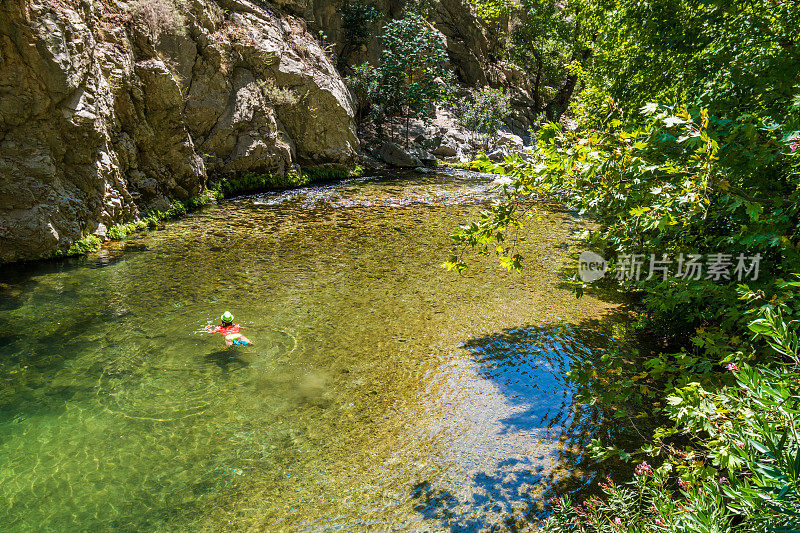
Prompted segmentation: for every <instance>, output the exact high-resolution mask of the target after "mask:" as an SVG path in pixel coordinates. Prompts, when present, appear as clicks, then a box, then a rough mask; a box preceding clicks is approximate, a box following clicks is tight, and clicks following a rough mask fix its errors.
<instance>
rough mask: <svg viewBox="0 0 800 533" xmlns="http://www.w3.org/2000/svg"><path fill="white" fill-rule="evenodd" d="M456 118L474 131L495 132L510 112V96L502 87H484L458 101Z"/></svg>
mask: <svg viewBox="0 0 800 533" xmlns="http://www.w3.org/2000/svg"><path fill="white" fill-rule="evenodd" d="M458 108H459V113H458V120H459V122H461V124H462V125H463V126H464V127H465V128H466V129H468V130H469V131H471V132H474V133H490V134H491V133H495V132H496V131H497V130H498V129H499V128H500V126H502V125H503V120H504V119H505V118H506V117H508V116H509V115H510V114H511V96H510V95H509V93H508V91H506V90H503V89H492V88H491V87H485V88H483V89H481V90H479V91H476V92H475V93H474V94H472V95H471V96H470V97H466V98H463V99H462V100H461V101H460V102H459V103H458Z"/></svg>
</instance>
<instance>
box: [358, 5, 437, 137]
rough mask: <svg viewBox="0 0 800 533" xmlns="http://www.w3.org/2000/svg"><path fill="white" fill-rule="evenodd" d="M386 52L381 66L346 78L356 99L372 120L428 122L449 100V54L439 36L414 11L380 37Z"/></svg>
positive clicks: (368, 67)
mask: <svg viewBox="0 0 800 533" xmlns="http://www.w3.org/2000/svg"><path fill="white" fill-rule="evenodd" d="M378 39H379V41H380V43H381V46H382V52H381V56H380V61H379V62H378V65H377V66H373V65H371V64H369V63H363V64H362V65H359V66H357V67H355V68H354V70H353V73H352V75H350V76H349V77H348V78H347V81H348V84H349V85H350V87H351V88H352V89H353V90H354V92H355V93H356V96H357V97H358V98H359V99H360V100H361V101H362V103H363V104H365V105H366V106H367V107H368V108H369V109H370V112H369V120H370V122H372V123H375V124H377V125H379V126H383V125H384V124H388V125H389V127H390V134H391V136H392V138H394V121H395V120H397V119H399V121H400V122H401V123H405V126H406V127H405V132H406V144H408V130H409V121H410V120H411V119H412V118H426V117H430V116H431V115H432V114H433V112H434V108H433V106H434V104H436V103H438V102H442V101H444V100H446V99H448V98H449V97H450V93H451V90H452V81H451V80H452V74H451V73H450V72H449V71H448V70H447V69H445V64H446V62H447V52H446V51H445V49H444V45H443V44H442V42H441V39H440V37H439V34H438V33H437V32H436V31H435V30H434V29H433V28H432V27H431V25H430V24H428V23H427V22H426V21H425V19H424V18H423V17H422V15H420V14H418V13H416V12H413V11H410V12H408V13H407V14H406V15H405V16H404V17H403V18H402V19H399V20H394V21H391V22H389V23H387V24H386V26H385V27H384V29H383V32H382V33H381V35H380V36H379V37H378Z"/></svg>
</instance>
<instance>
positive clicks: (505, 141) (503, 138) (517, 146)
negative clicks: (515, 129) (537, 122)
mask: <svg viewBox="0 0 800 533" xmlns="http://www.w3.org/2000/svg"><path fill="white" fill-rule="evenodd" d="M494 145H495V146H507V147H508V148H509V150H511V151H512V152H518V151H520V150H522V149H523V148H524V147H525V143H524V142H523V140H522V137H520V136H519V135H514V134H513V133H510V132H508V131H498V132H497V135H496V136H495V138H494Z"/></svg>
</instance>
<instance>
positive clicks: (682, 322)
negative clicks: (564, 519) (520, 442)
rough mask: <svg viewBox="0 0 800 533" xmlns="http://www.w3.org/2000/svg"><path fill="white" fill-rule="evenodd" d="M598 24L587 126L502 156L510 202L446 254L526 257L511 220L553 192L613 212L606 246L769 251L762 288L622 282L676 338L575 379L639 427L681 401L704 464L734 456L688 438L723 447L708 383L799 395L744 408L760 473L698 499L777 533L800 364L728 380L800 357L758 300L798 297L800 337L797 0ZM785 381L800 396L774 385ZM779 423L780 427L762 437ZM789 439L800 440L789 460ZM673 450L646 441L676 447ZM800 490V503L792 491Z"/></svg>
mask: <svg viewBox="0 0 800 533" xmlns="http://www.w3.org/2000/svg"><path fill="white" fill-rule="evenodd" d="M573 22H574V21H573ZM580 28H581V29H580V31H581V33H582V36H581V37H580V40H579V41H578V43H579V46H578V48H576V49H580V48H581V46H584V45H585V46H586V47H587V49H588V50H589V54H588V55H587V58H586V60H585V61H581V62H580V64H579V65H576V66H575V68H574V69H573V70H572V71H573V72H574V75H576V76H578V77H579V78H580V82H581V83H582V84H583V85H584V87H583V90H582V91H581V92H580V94H579V95H578V97H577V99H576V100H575V101H574V102H573V104H574V109H575V113H576V117H577V119H578V128H577V130H575V131H566V130H565V129H564V128H562V127H561V126H560V125H558V124H550V125H548V126H546V127H545V128H543V129H542V131H541V133H540V135H539V138H538V148H539V157H538V158H537V159H536V160H535V161H523V160H522V159H519V158H515V159H511V160H508V161H506V162H505V163H504V164H502V165H500V166H499V168H497V169H496V170H497V171H499V172H503V173H506V174H509V175H511V176H512V177H513V183H512V184H511V185H509V186H508V187H507V197H506V200H505V201H504V202H501V203H500V204H499V205H497V206H494V207H493V208H492V209H491V210H489V211H487V212H486V213H484V214H483V215H482V216H481V218H480V220H478V221H476V222H474V223H472V224H471V225H469V226H466V227H464V228H461V229H459V230H458V231H456V232H455V233H454V235H453V238H454V242H455V244H456V245H457V246H459V247H461V248H456V253H455V254H454V255H453V257H451V258H450V260H449V261H448V262H447V263H446V266H447V267H449V268H452V269H456V270H461V269H463V268H464V267H465V266H466V263H465V261H464V259H463V257H464V256H463V255H462V252H463V246H467V247H468V246H477V247H479V248H480V249H485V250H494V249H495V248H497V249H498V251H499V254H500V261H501V264H503V265H504V266H506V267H507V268H510V269H519V268H521V265H522V259H521V256H520V252H519V251H518V250H509V249H508V248H507V247H506V246H505V244H504V242H506V239H505V233H506V232H508V231H509V230H511V229H512V228H513V227H514V226H515V225H517V224H521V223H522V221H523V218H522V215H523V214H524V213H525V212H526V210H527V209H529V206H530V199H531V197H532V196H535V195H546V196H556V197H558V198H559V199H561V200H562V201H564V202H566V203H568V204H571V205H573V206H574V207H576V208H577V209H579V210H580V211H581V212H583V213H584V214H587V215H591V216H592V217H593V218H594V219H595V220H597V221H598V223H599V225H598V228H597V230H595V231H592V232H589V234H588V235H587V240H586V244H587V246H588V247H590V248H592V249H594V250H596V251H598V252H600V253H601V254H602V255H604V256H605V257H610V258H613V257H615V256H619V255H620V254H625V253H628V254H631V253H636V254H644V255H645V257H647V256H649V254H653V255H654V256H655V257H661V254H668V255H670V256H672V257H676V256H677V255H678V254H680V253H697V254H710V253H724V254H728V255H730V256H732V258H734V261H735V258H736V257H737V256H738V255H740V254H741V255H744V256H746V257H754V256H756V255H758V256H760V257H761V258H762V260H761V267H760V272H759V274H760V275H759V277H758V279H757V280H754V281H752V282H751V284H752V290H751V291H749V292H748V293H747V294H744V295H743V294H741V293H740V292H737V286H736V285H737V283H736V282H737V280H736V279H735V278H734V279H730V280H726V279H722V280H714V279H711V278H707V276H706V275H705V274H704V275H703V276H702V277H701V278H700V279H688V278H683V279H680V278H675V277H671V278H668V279H665V280H662V279H661V278H660V277H659V278H657V279H653V280H649V281H645V280H641V281H636V280H626V281H621V282H619V283H617V282H609V283H608V286H609V288H616V289H618V290H621V291H626V292H629V293H632V294H635V295H637V296H638V297H639V302H640V304H641V305H640V307H639V310H640V312H641V315H640V319H639V325H640V331H641V332H642V333H645V334H647V336H648V337H649V338H651V339H657V340H658V341H659V346H660V350H655V351H654V352H653V353H652V354H647V355H643V356H641V357H638V358H637V357H632V358H631V359H634V361H628V362H625V361H626V360H625V359H624V358H617V357H611V356H609V357H606V358H604V359H603V360H602V361H599V362H592V361H585V362H578V363H577V364H576V367H575V368H574V369H573V372H571V374H570V377H571V378H572V379H573V380H575V381H576V382H577V383H579V384H580V385H581V387H582V388H583V391H584V392H583V393H582V398H583V399H584V400H585V401H592V402H599V403H609V404H612V405H614V407H615V413H616V416H620V417H628V420H630V421H631V423H633V421H634V420H635V417H636V416H639V414H640V413H641V412H644V411H648V410H649V411H652V410H654V409H655V410H656V412H658V410H659V409H663V410H662V411H661V414H662V415H670V416H672V415H675V416H673V419H674V420H673V422H672V427H670V424H669V423H666V422H665V425H664V427H662V428H660V429H659V430H657V435H656V439H655V442H656V443H658V442H659V439H661V440H662V441H663V444H664V446H668V447H671V448H672V449H673V450H674V451H675V453H677V454H683V455H682V456H683V457H686V456H687V455H688V454H690V453H691V454H692V455H691V456H692V457H694V458H695V461H696V463H695V465H694V470H696V471H697V472H700V473H707V472H711V469H712V468H718V467H719V466H720V463H724V461H726V460H729V459H730V457H728V458H726V457H722V456H720V454H719V453H712V452H708V453H695V452H693V451H692V448H691V446H697V445H698V444H697V443H694V444H688V445H687V444H686V440H685V437H686V436H685V435H680V434H679V433H675V432H674V429H675V428H676V427H679V426H681V425H682V424H684V423H686V422H687V421H689V422H691V423H696V424H701V421H702V420H705V422H702V424H705V425H702V424H701V425H700V426H699V427H693V428H691V430H692V431H695V432H697V431H700V434H699V439H700V441H701V444H702V445H703V446H705V447H706V448H707V449H708V450H714V449H715V447H716V446H717V444H718V443H717V442H716V441H715V440H714V439H718V438H721V437H720V436H719V435H718V433H717V432H716V431H714V432H712V430H711V428H709V427H708V424H709V423H710V421H709V420H708V419H709V417H711V416H714V417H716V418H719V415H720V414H721V411H720V410H719V409H718V408H717V406H711V407H709V406H708V405H706V404H704V403H703V402H704V401H706V400H707V397H706V400H704V399H703V395H704V394H706V393H708V395H712V394H730V395H733V396H737V395H739V396H738V398H739V400H736V401H734V400H733V399H728V400H725V401H726V402H728V404H729V405H733V406H738V405H742V404H741V401H743V399H745V398H746V397H748V396H752V397H753V398H755V400H754V401H753V403H752V404H748V405H742V407H741V408H742V409H755V408H758V409H762V410H764V409H766V410H773V409H777V408H778V407H777V403H775V402H778V403H780V402H787V403H785V404H784V405H783V407H782V408H783V409H785V412H783V413H782V414H781V415H780V416H781V417H782V418H781V419H780V420H778V421H775V422H774V423H773V419H771V418H770V415H768V414H766V413H764V412H763V411H759V413H760V414H758V416H756V415H753V416H752V417H750V418H747V419H746V420H739V419H736V420H737V421H738V422H739V423H740V424H739V425H738V426H734V427H733V428H732V429H729V430H728V431H729V432H730V433H731V434H735V433H736V432H741V431H744V433H742V435H741V436H743V437H747V438H750V439H751V440H752V441H753V442H754V443H755V444H752V446H753V448H752V449H750V448H747V454H745V453H744V452H742V453H741V454H740V453H739V452H736V453H735V454H729V455H730V456H737V457H738V459H739V460H740V461H744V462H745V464H749V465H750V466H747V469H748V470H749V471H750V473H749V474H748V472H746V471H745V472H741V471H737V472H735V473H734V472H729V473H730V474H735V475H736V476H738V477H737V481H734V480H733V478H732V477H731V475H728V476H726V477H728V478H729V479H730V480H731V485H732V486H735V487H736V488H737V490H738V492H736V491H733V489H731V491H730V492H726V490H723V489H722V488H719V487H718V485H719V484H718V483H717V484H711V483H709V484H707V485H703V486H702V488H703V491H704V492H703V493H704V494H713V492H710V491H711V490H712V489H713V490H717V494H723V495H724V497H725V498H727V500H724V501H722V503H720V501H715V502H712V501H710V500H709V501H705V502H699V501H698V509H702V507H701V503H702V505H706V504H708V505H710V506H711V507H709V508H708V509H709V510H708V513H705V511H703V513H705V514H702V513H701V514H699V515H697V516H698V517H699V518H698V520H699V521H700V522H702V521H703V520H704V521H705V522H703V523H706V524H708V523H715V524H717V525H721V524H723V523H724V522H722V521H716V518H714V517H713V516H712V515H711V514H709V513H711V512H712V511H711V509H712V508H713V509H716V510H717V511H719V510H720V509H721V507H720V505H723V506H724V507H729V508H732V509H740V510H741V512H742V513H748V512H752V513H757V516H758V520H754V521H753V522H748V527H750V529H747V528H742V530H743V531H764V530H767V529H766V528H763V527H762V528H761V529H759V527H760V526H759V524H761V525H765V524H767V523H769V522H768V520H769V519H770V518H769V517H774V519H775V521H774V522H773V523H772V524H773V525H776V526H777V525H778V524H780V525H785V522H781V520H784V518H785V517H781V516H780V515H781V513H783V510H781V509H788V510H789V511H790V513H789V515H790V516H796V515H792V514H791V513H796V512H797V510H796V509H797V507H796V499H797V496H796V495H795V492H794V491H795V488H794V485H791V484H792V483H794V481H793V479H794V478H795V476H796V467H795V466H793V465H795V464H800V463H797V462H796V461H797V444H796V434H794V433H792V434H790V435H789V436H788V437H786V438H784V435H785V434H786V433H785V432H784V429H781V425H782V428H787V427H788V428H795V427H797V423H798V419H800V414H798V412H797V410H796V405H795V404H797V400H796V398H797V397H798V393H797V387H796V379H797V378H796V376H794V375H792V376H789V377H788V378H786V379H784V376H783V375H782V374H781V375H771V376H770V377H769V378H768V379H766V378H765V379H761V378H758V379H756V378H757V377H753V376H751V374H749V372H750V371H749V370H748V371H747V372H748V374H746V375H742V378H744V379H740V380H739V382H738V384H737V386H736V387H737V388H731V389H728V390H726V389H725V387H726V386H730V385H731V384H730V380H729V379H728V378H727V377H726V376H728V375H729V373H728V372H726V370H725V369H726V367H727V365H728V364H730V361H731V357H732V355H731V354H739V355H737V357H738V358H739V360H740V366H741V367H742V368H743V369H744V368H747V367H745V366H743V365H742V364H741V360H742V358H743V359H744V360H745V361H746V363H747V365H748V367H749V366H756V365H761V366H762V367H765V368H766V369H767V370H764V371H760V372H761V374H764V375H767V374H769V372H773V371H775V372H777V370H774V369H775V368H778V369H780V368H781V365H787V364H788V365H790V366H791V365H796V359H794V358H793V357H794V356H792V355H791V354H789V353H788V352H787V350H786V349H784V350H783V351H781V350H779V351H778V353H777V355H776V353H775V351H774V350H773V348H774V345H773V344H775V343H773V342H771V341H769V340H766V341H765V340H764V339H763V338H761V337H756V338H752V334H753V333H757V334H759V335H760V334H761V333H762V332H763V331H766V329H763V328H767V326H768V324H764V323H760V324H761V326H756V329H753V328H752V327H748V324H750V323H751V318H752V312H753V306H755V305H758V306H760V308H762V309H767V310H773V311H775V310H777V309H780V310H781V313H782V316H783V317H785V318H786V320H785V321H784V322H785V324H784V325H783V326H780V325H774V327H773V326H770V327H773V329H775V331H780V332H781V335H784V336H786V337H787V338H788V337H790V336H791V335H790V334H792V335H793V333H792V332H791V328H792V326H791V325H790V324H792V322H791V321H790V320H789V319H790V318H791V319H793V320H796V319H797V318H798V316H797V315H798V314H800V298H799V297H798V296H797V295H796V294H793V293H789V292H787V291H786V290H785V286H786V282H785V281H784V280H785V279H787V278H788V277H789V276H790V275H791V274H792V273H793V272H798V271H800V149H799V148H800V141H798V140H797V139H800V131H798V130H800V78H798V75H797V72H798V70H797V65H798V64H800V9H798V6H797V3H796V2H794V1H791V0H786V1H780V0H754V1H752V2H746V3H734V2H722V1H714V0H614V1H610V0H609V1H602V2H597V3H594V4H593V5H590V6H587V7H586V8H585V9H584V10H583V11H581V13H580ZM483 164H484V165H488V163H487V162H484V163H483ZM765 312H766V311H765ZM759 328H762V329H759ZM787 332H788V333H787ZM795 368H796V367H795ZM600 373H602V374H604V375H614V376H615V379H614V380H607V381H606V385H604V384H603V383H601V382H600V381H599V380H598V379H597V376H598V375H599V374H600ZM776 382H780V383H776ZM754 384H755V385H754ZM687 387H689V388H690V389H691V390H687ZM701 389H702V391H703V392H701ZM775 390H780V391H785V392H780V394H778V397H779V398H773V397H772V396H774V395H773V394H772V391H775ZM690 393H691V394H692V395H694V394H695V393H697V395H696V396H691V401H692V402H697V403H696V404H692V405H694V407H692V409H694V408H695V407H696V406H697V405H700V406H701V407H702V406H705V407H703V409H705V408H706V407H708V408H709V409H712V407H713V409H712V410H709V411H702V410H698V409H699V408H698V409H696V410H695V411H694V412H693V411H692V410H691V409H690V410H689V411H688V414H686V411H685V410H684V412H683V413H681V411H680V410H678V409H671V408H668V407H666V406H664V403H665V400H666V399H667V397H675V398H682V399H681V400H680V402H689V399H690V398H689V396H688V395H689V394H690ZM682 395H683V396H682ZM759 395H761V396H759ZM790 399H791V401H790ZM773 400H774V401H773ZM674 402H678V400H674ZM737 402H739V403H737ZM723 403H724V402H723ZM654 404H655V405H656V406H661V407H653V406H654ZM670 405H672V406H675V405H681V406H683V405H684V404H683V403H673V404H670ZM764 406H766V407H764ZM725 409H726V410H728V409H729V408H728V407H725ZM736 409H739V407H736V408H730V410H729V411H730V412H732V411H735V410H736ZM725 416H726V417H727V416H728V415H725ZM730 416H732V417H733V415H730ZM748 416H749V415H748ZM733 418H735V417H733ZM762 422H765V423H767V425H768V426H769V427H767V426H764V425H763V424H762ZM753 424H755V425H753ZM759 424H761V428H762V429H759V427H757V426H758V425H759ZM712 425H713V424H712ZM764 428H766V429H764ZM762 430H763V431H762ZM758 432H761V433H758ZM765 432H774V433H772V434H770V435H766V433H765ZM659 435H660V436H659ZM765 435H766V436H768V437H769V439H770V440H758V439H757V438H756V436H758V438H761V437H762V436H765ZM773 437H775V438H773ZM765 438H766V437H765ZM681 439H683V440H681ZM776 439H777V440H776ZM742 442H745V441H744V440H743V441H742ZM787 443H788V444H787ZM749 445H750V444H748V446H749ZM784 445H786V446H789V448H788V449H786V450H785V451H786V452H787V453H786V455H784V456H783V457H782V458H781V459H780V460H779V459H778V455H777V454H778V452H781V450H779V448H781V447H782V446H784ZM659 446H660V444H659ZM686 446H689V448H688V450H684V449H683V448H684V447H686ZM658 448H659V447H658V446H655V447H651V448H650V450H649V451H648V450H644V449H643V450H640V453H642V454H643V453H649V452H652V453H658ZM773 448H774V449H773ZM763 450H767V451H766V452H765V451H763ZM734 451H736V450H734ZM781 453H782V452H781ZM737 454H738V455H737ZM745 455H747V456H746V457H745ZM784 459H785V461H784ZM734 460H735V458H734ZM780 461H783V462H780ZM723 466H724V465H723ZM787 468H794V470H792V471H789V470H786V469H787ZM778 469H783V470H782V471H780V472H779V471H778ZM750 474H752V475H750ZM748 476H749V477H748ZM787 487H788V488H787ZM706 490H708V491H709V492H706ZM686 498H688V496H687V497H686ZM784 498H791V499H792V501H790V502H786V503H785V504H784V503H782V502H783V500H784ZM778 500H780V502H779V501H778ZM664 501H667V500H664ZM684 501H686V500H684ZM690 501H691V500H690ZM754 502H755V503H754ZM751 504H752V505H751ZM630 505H638V504H637V503H635V502H634V503H631V504H630ZM681 505H685V504H684V503H682V504H681ZM782 505H783V506H784V507H783V508H781V506H782ZM748 506H749V507H748ZM687 508H688V507H687ZM717 511H714V512H717ZM698 512H699V511H698ZM618 516H620V518H621V515H618ZM630 516H631V517H632V516H633V515H630ZM683 516H684V517H685V516H686V515H685V514H684V515H683ZM746 516H747V515H745V517H746ZM613 518H614V515H606V516H605V517H603V520H606V521H605V522H603V523H604V524H605V525H607V526H609V527H610V526H611V524H610V523H609V522H608V520H607V519H613ZM740 519H741V517H740V518H739V519H737V520H740ZM659 520H661V521H662V522H665V523H666V522H667V521H666V520H663V518H659ZM709 520H710V522H709ZM698 523H699V522H698ZM640 525H641V524H640ZM604 527H605V526H604ZM621 527H622V526H620V528H621ZM680 527H683V528H684V529H683V530H693V529H692V528H691V527H689V526H687V525H685V524H684V525H680ZM680 527H678V526H676V528H675V529H672V530H681V529H680ZM791 527H794V528H795V529H796V525H795V524H792V525H791ZM645 529H646V528H645ZM619 530H620V531H624V529H619ZM633 530H635V529H633ZM639 530H641V529H639ZM694 530H703V529H694ZM775 530H776V531H777V530H778V529H775ZM784 530H787V531H788V530H789V529H784Z"/></svg>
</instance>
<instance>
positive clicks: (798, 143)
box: [789, 139, 800, 152]
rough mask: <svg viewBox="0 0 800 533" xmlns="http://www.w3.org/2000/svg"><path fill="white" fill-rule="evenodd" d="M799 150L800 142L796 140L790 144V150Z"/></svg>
mask: <svg viewBox="0 0 800 533" xmlns="http://www.w3.org/2000/svg"><path fill="white" fill-rule="evenodd" d="M798 148H800V140H797V139H795V140H794V141H792V142H791V143H789V150H791V151H792V152H794V151H795V150H797V149H798Z"/></svg>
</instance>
